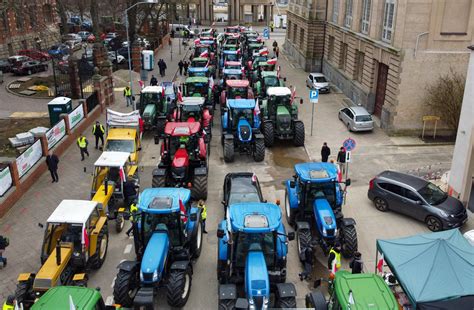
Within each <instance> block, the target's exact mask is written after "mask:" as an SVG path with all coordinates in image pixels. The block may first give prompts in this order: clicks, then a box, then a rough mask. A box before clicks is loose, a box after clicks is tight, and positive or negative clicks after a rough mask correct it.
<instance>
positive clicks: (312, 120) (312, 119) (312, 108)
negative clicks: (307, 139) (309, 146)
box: [311, 102, 314, 136]
mask: <svg viewBox="0 0 474 310" xmlns="http://www.w3.org/2000/svg"><path fill="white" fill-rule="evenodd" d="M313 122H314V103H312V102H311V136H313Z"/></svg>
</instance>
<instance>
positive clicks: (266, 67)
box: [261, 64, 275, 71]
mask: <svg viewBox="0 0 474 310" xmlns="http://www.w3.org/2000/svg"><path fill="white" fill-rule="evenodd" d="M261 68H262V71H275V65H269V64H266V65H264V66H261Z"/></svg>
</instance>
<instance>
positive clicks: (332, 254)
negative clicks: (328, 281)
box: [328, 243, 341, 274]
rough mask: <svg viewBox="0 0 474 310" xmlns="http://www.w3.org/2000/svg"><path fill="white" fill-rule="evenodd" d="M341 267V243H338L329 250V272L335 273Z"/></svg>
mask: <svg viewBox="0 0 474 310" xmlns="http://www.w3.org/2000/svg"><path fill="white" fill-rule="evenodd" d="M340 268H341V245H340V244H339V243H336V244H334V246H333V247H332V248H331V250H330V251H329V257H328V269H329V273H331V274H335V273H336V272H337V271H338V270H339V269H340Z"/></svg>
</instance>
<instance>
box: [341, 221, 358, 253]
mask: <svg viewBox="0 0 474 310" xmlns="http://www.w3.org/2000/svg"><path fill="white" fill-rule="evenodd" d="M342 236H343V238H344V242H343V243H342V251H341V253H342V256H344V257H345V258H350V257H352V256H354V253H355V252H357V231H356V229H355V226H354V225H348V226H344V228H343V229H342Z"/></svg>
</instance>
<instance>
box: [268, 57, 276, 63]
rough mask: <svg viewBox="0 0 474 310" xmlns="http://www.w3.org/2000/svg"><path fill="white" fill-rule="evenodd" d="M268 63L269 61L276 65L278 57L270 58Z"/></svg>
mask: <svg viewBox="0 0 474 310" xmlns="http://www.w3.org/2000/svg"><path fill="white" fill-rule="evenodd" d="M267 63H268V64H269V65H276V63H277V59H276V58H272V59H270V60H267Z"/></svg>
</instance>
